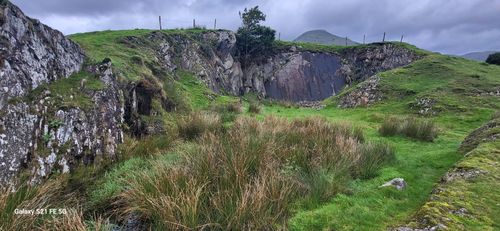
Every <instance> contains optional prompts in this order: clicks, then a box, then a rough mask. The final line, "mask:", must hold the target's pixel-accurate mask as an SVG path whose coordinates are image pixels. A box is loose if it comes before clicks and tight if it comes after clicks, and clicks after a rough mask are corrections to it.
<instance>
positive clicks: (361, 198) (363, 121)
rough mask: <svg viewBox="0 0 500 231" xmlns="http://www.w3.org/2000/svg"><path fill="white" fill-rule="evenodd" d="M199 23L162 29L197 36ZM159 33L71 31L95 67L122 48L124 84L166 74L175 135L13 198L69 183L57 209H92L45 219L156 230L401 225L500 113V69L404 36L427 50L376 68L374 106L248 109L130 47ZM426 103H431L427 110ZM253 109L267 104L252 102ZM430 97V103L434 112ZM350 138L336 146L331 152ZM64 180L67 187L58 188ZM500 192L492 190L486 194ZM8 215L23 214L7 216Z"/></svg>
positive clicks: (163, 116)
mask: <svg viewBox="0 0 500 231" xmlns="http://www.w3.org/2000/svg"><path fill="white" fill-rule="evenodd" d="M201 32H203V31H201V30H169V31H164V32H162V33H166V34H168V35H175V36H184V37H185V38H187V39H191V40H193V41H197V38H198V37H197V36H198V35H199V33H201ZM150 33H151V31H149V30H130V31H104V32H93V33H85V34H76V35H72V36H70V38H71V39H72V40H74V41H75V42H77V43H79V44H80V45H81V47H82V48H83V49H84V50H85V52H86V54H87V56H88V57H89V58H90V60H89V61H88V62H89V63H97V62H100V61H101V60H103V59H104V58H110V59H111V60H112V62H113V68H114V71H115V72H116V73H117V75H118V76H119V77H120V81H122V82H123V83H130V82H137V81H141V80H142V79H145V78H158V79H159V80H158V81H159V82H160V83H161V84H162V86H163V91H164V93H165V95H166V96H167V97H169V98H171V99H173V100H174V101H176V102H177V103H178V105H181V104H182V105H185V107H183V108H182V109H179V110H177V111H173V112H163V113H158V114H157V115H154V119H159V120H161V121H163V122H164V123H166V124H168V125H169V126H168V128H169V129H168V131H166V132H165V133H164V134H160V135H157V136H153V137H143V138H134V137H127V138H126V141H125V143H124V144H122V145H121V147H120V153H119V160H118V161H117V162H116V163H109V164H105V165H104V166H98V167H82V168H81V169H79V171H77V172H76V173H73V174H72V175H71V176H59V175H57V174H55V175H54V177H53V178H52V181H50V182H49V183H47V185H48V186H42V187H41V188H38V189H31V188H28V189H23V190H25V191H22V190H21V191H19V192H20V193H18V194H14V196H12V198H17V200H12V201H14V202H12V203H18V204H20V203H21V202H22V201H23V199H24V200H26V201H30V200H31V201H35V200H34V199H32V198H37V196H40V195H42V194H43V196H41V197H47V198H49V197H50V195H52V194H54V195H55V194H57V195H60V194H61V192H63V194H67V195H71V196H69V197H64V198H63V199H61V200H60V201H55V202H53V203H52V204H51V205H50V206H52V207H54V208H57V206H60V205H61V204H62V203H63V202H64V203H65V204H71V205H73V207H75V208H80V211H81V214H71V216H66V217H65V218H64V219H65V220H64V219H59V220H58V218H54V217H50V216H47V217H43V219H41V221H38V222H39V223H41V224H42V223H43V224H44V223H47V224H48V226H44V227H52V226H50V224H62V223H64V222H67V223H71V221H75V219H80V221H81V223H82V224H83V226H84V227H87V228H88V227H90V229H97V228H96V227H98V226H100V227H101V228H102V229H103V230H110V229H111V228H112V227H114V226H115V225H116V224H117V221H119V220H126V219H127V218H128V217H127V216H128V214H130V212H133V213H134V214H136V215H137V216H138V217H139V220H141V221H146V222H147V223H148V224H150V225H151V227H152V229H153V230H156V229H158V230H162V229H180V230H190V229H191V230H199V229H215V230H231V229H236V228H235V227H240V228H241V227H244V228H243V229H248V230H253V229H262V230H269V229H280V230H281V229H285V230H387V229H388V228H391V227H399V226H402V225H404V224H407V223H408V222H410V221H411V220H412V218H413V217H414V216H415V214H416V213H417V212H418V211H419V210H421V207H422V205H424V204H425V203H426V201H427V200H428V199H429V196H430V195H431V192H432V191H433V188H434V187H435V185H436V184H437V183H438V182H439V181H440V178H441V177H442V176H443V175H444V174H445V173H446V172H447V171H448V170H450V169H451V168H452V167H453V166H454V165H455V164H456V163H457V162H459V161H461V160H462V159H463V158H464V154H463V153H462V152H460V151H459V150H458V149H459V147H460V144H461V142H462V141H463V139H464V138H465V137H466V136H467V135H468V134H469V133H470V132H471V131H473V130H474V129H476V128H478V127H480V126H481V125H482V124H484V123H485V122H487V121H488V120H490V119H491V116H492V115H493V114H494V113H495V111H497V110H499V109H500V98H499V96H498V95H495V93H496V92H497V90H498V88H499V86H500V66H495V65H487V64H485V63H478V62H474V61H469V60H466V59H462V58H457V57H451V56H444V55H440V54H435V53H431V52H426V51H422V50H420V49H417V48H415V47H413V46H410V45H408V44H400V43H397V44H399V45H401V46H403V47H405V48H407V49H414V50H415V52H417V53H419V54H424V57H423V58H422V59H421V60H419V61H416V62H414V63H412V64H410V65H408V66H406V67H402V68H397V69H394V70H390V71H387V72H383V73H380V74H378V76H380V92H381V94H382V95H383V100H382V101H381V102H378V103H375V104H374V105H371V106H367V107H358V108H352V109H343V108H339V107H338V106H337V103H336V102H337V101H338V99H339V97H342V95H340V96H336V97H332V98H330V99H327V100H325V101H324V102H322V103H323V104H325V107H324V108H321V109H317V108H302V107H299V106H296V105H294V104H292V103H289V102H275V101H270V100H260V101H259V100H258V98H257V97H255V96H253V95H251V94H250V95H246V96H243V97H242V98H241V105H240V99H239V98H238V97H234V96H229V95H218V94H215V93H214V92H212V91H211V90H209V88H208V87H206V86H205V85H204V84H203V83H202V82H201V81H199V80H197V79H196V77H195V76H194V75H193V74H192V73H190V72H189V71H187V70H177V71H176V72H175V73H155V72H154V71H153V70H155V68H161V67H160V64H159V62H158V60H156V59H155V58H154V57H155V56H154V55H152V54H153V52H154V51H153V50H151V49H150V47H149V46H138V47H134V48H132V47H130V46H127V45H126V44H125V43H123V41H124V38H126V37H128V36H137V37H141V36H147V35H149V34H150ZM344 42H345V41H344ZM289 45H297V46H299V47H300V49H304V50H311V51H318V50H321V51H326V52H339V51H345V50H343V49H352V46H350V47H337V46H320V45H314V44H313V45H310V46H307V45H303V44H302V43H279V44H277V45H276V47H277V49H279V48H282V47H283V46H289ZM367 46H368V45H367ZM360 47H362V46H360ZM138 60H140V62H138ZM77 77H78V76H77ZM75 78H76V77H75ZM70 82H72V81H66V82H65V84H66V83H70ZM73 82H75V83H78V81H73ZM356 87H357V86H351V87H350V88H349V89H346V90H347V91H352V90H355V89H356ZM422 99H424V100H425V101H428V102H432V103H431V104H429V105H424V106H422V105H421V104H419V102H420V101H421V100H422ZM249 107H258V108H259V109H260V110H252V111H251V112H249ZM422 107H425V109H428V110H427V111H430V112H431V113H426V114H425V115H422V114H421V113H419V112H420V111H421V110H422ZM256 112H257V113H256ZM252 118H256V120H253V119H252ZM307 118H308V119H307ZM390 118H397V119H400V120H401V121H404V120H415V121H417V122H416V123H417V124H420V123H424V122H429V123H433V124H434V125H435V127H436V128H437V129H438V131H439V132H438V133H439V135H438V136H437V138H436V139H435V140H434V141H433V142H427V141H422V140H419V139H417V138H409V137H412V136H411V134H404V135H398V134H395V135H393V136H383V135H381V134H380V132H379V129H380V127H381V126H382V124H384V123H386V121H387V120H388V119H390ZM397 125H400V126H402V125H401V124H397ZM416 129H417V130H418V129H419V128H416ZM205 132H208V133H206V134H204V133H205ZM419 132H421V131H419ZM424 132H425V131H424ZM203 134H204V135H203ZM336 136H338V137H342V139H340V140H342V141H343V142H345V143H342V144H339V143H338V142H339V140H337V141H336V142H335V139H333V138H332V137H336ZM332 139H333V140H332ZM316 141H317V142H316ZM496 143H498V141H496ZM496 143H495V144H491V145H487V146H486V145H485V146H481V147H480V149H478V151H477V152H478V153H479V154H477V155H481V156H485V158H493V157H489V155H493V154H494V153H496V154H495V155H498V145H497V144H496ZM339 146H341V147H342V148H339V150H337V151H335V156H331V158H330V159H328V158H326V157H325V155H326V154H328V153H330V152H329V151H330V150H331V149H333V148H334V147H335V148H338V147H339ZM322 154H325V155H322ZM327 157H330V156H327ZM495 158H496V159H498V158H497V157H495ZM471 161H480V160H471ZM262 163H265V164H267V165H268V167H266V166H262ZM494 171H495V170H493V171H492V172H493V173H494ZM393 178H404V179H405V180H406V182H407V184H408V187H407V188H406V189H405V190H403V191H398V190H396V189H394V188H379V186H380V185H382V184H384V183H385V182H387V181H389V180H391V179H393ZM51 182H52V183H51ZM53 182H57V183H56V184H57V185H60V186H58V187H56V189H53V188H50V187H49V186H53V185H54V184H55V183H53ZM297 182H298V183H297ZM479 183H480V184H481V185H480V186H478V187H477V188H475V187H472V189H470V190H471V191H473V192H478V193H482V192H484V191H485V190H487V188H488V187H487V186H485V185H488V184H495V185H496V184H498V179H497V178H494V177H492V176H489V177H488V178H487V180H485V181H481V182H479ZM484 184H485V185H484ZM460 187H461V186H460ZM44 190H45V191H44ZM51 190H52V191H51ZM53 190H59V191H56V192H54V191H53ZM294 190H295V191H294ZM47 191H48V192H49V193H47ZM51 193H52V194H51ZM6 195H7V194H6ZM496 197H497V195H496V194H488V193H485V194H484V199H485V200H488V201H495V198H496ZM49 199H50V198H49ZM0 201H1V200H0ZM47 201H50V200H47ZM481 205H482V206H485V207H488V209H485V210H484V211H483V212H481V213H474V214H471V216H472V217H475V218H474V219H479V220H488V221H491V219H492V218H491V217H494V214H495V213H496V212H497V211H498V210H499V205H498V204H494V203H489V204H481ZM11 207H12V206H11ZM14 207H15V206H14ZM2 219H3V220H8V219H11V218H10V217H9V216H8V215H0V221H2ZM51 222H52V223H51ZM58 222H62V223H58ZM481 224H482V225H483V226H482V227H484V229H485V230H494V229H495V228H498V227H495V226H494V222H483V223H481ZM240 225H245V226H240ZM462 228H463V230H467V229H466V228H464V227H462ZM0 229H1V228H0ZM458 229H460V227H459V228H458Z"/></svg>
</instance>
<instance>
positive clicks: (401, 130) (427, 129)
mask: <svg viewBox="0 0 500 231" xmlns="http://www.w3.org/2000/svg"><path fill="white" fill-rule="evenodd" d="M378 131H379V133H380V135H382V136H396V135H401V136H406V137H410V138H414V139H418V140H422V141H427V142H432V141H434V139H436V138H437V136H438V128H437V127H436V125H435V124H434V122H432V121H431V120H423V119H418V118H415V117H406V118H404V119H399V118H396V117H389V118H387V119H385V120H384V122H383V123H382V125H381V126H380V128H379V130H378Z"/></svg>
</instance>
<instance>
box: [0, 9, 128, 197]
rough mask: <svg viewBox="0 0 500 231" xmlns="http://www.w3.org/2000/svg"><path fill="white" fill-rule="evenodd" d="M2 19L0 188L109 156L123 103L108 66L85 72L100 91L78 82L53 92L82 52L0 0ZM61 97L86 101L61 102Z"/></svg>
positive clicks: (118, 135) (78, 66)
mask: <svg viewBox="0 0 500 231" xmlns="http://www.w3.org/2000/svg"><path fill="white" fill-rule="evenodd" d="M0 24H1V27H0V188H2V187H3V186H6V185H8V184H12V183H13V182H14V180H15V179H16V176H17V175H18V174H19V173H20V172H22V171H27V173H28V174H29V176H30V178H31V180H32V181H33V182H37V181H39V180H41V179H43V178H44V177H46V176H48V175H50V174H51V173H53V172H68V171H70V170H71V169H72V168H74V167H76V166H78V165H80V164H91V163H95V162H97V161H99V160H104V159H114V158H115V155H116V147H117V145H118V144H119V143H120V142H122V140H123V133H122V124H123V118H124V116H123V114H124V105H123V104H124V103H123V102H124V100H123V93H122V91H121V89H120V86H119V85H118V82H117V80H116V77H115V75H114V74H113V72H112V69H111V63H109V62H105V63H103V64H101V65H98V66H95V67H93V68H89V70H86V72H89V76H88V77H89V78H93V81H95V82H98V83H99V84H97V85H99V86H101V85H102V87H100V88H99V89H91V88H86V87H85V82H86V81H87V79H82V82H81V83H80V84H81V85H80V86H78V85H77V84H75V85H76V86H73V87H72V88H71V89H67V90H68V91H67V93H66V95H62V94H63V93H61V92H63V91H64V90H65V89H56V90H57V92H51V90H50V89H51V88H49V87H46V86H48V85H50V84H56V83H58V81H61V80H62V79H65V78H67V77H69V76H70V75H72V74H73V73H76V72H79V71H80V70H81V68H82V66H83V61H84V58H85V57H84V54H83V52H82V50H81V49H80V48H79V46H78V45H76V44H75V43H73V42H71V41H70V40H68V39H67V38H65V37H64V35H63V34H62V33H60V32H58V31H55V30H53V29H51V28H49V27H47V26H45V25H43V24H41V23H40V22H38V21H37V20H34V19H30V18H28V17H26V16H25V15H24V14H23V13H22V12H21V11H20V10H19V9H18V8H17V7H16V6H14V5H12V4H11V3H9V2H7V1H3V3H1V4H0ZM94 78H95V79H94ZM45 84H48V85H45ZM42 86H43V87H42ZM60 87H61V88H63V87H65V86H60ZM34 89H37V91H35V92H33V90H34ZM63 98H64V99H63ZM65 99H66V100H67V101H70V102H84V103H82V104H84V105H78V103H76V105H75V104H69V105H68V104H64V103H61V102H62V101H65Z"/></svg>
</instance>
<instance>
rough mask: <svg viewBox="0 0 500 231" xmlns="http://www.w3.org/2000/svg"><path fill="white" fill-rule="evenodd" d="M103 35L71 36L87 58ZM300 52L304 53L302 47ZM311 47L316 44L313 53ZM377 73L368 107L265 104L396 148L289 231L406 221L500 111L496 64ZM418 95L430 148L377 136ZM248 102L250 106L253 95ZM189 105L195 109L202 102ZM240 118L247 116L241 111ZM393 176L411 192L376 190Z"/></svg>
mask: <svg viewBox="0 0 500 231" xmlns="http://www.w3.org/2000/svg"><path fill="white" fill-rule="evenodd" d="M109 33H112V32H109ZM113 33H125V32H113ZM127 33H133V34H135V33H142V32H134V31H130V32H127ZM181 33H185V32H181ZM106 34H107V33H106V32H103V33H102V35H99V34H82V35H77V36H73V37H72V38H73V39H74V40H76V41H77V42H79V43H80V44H82V46H83V47H85V48H87V51H88V52H91V54H92V56H94V54H93V53H92V52H95V51H99V52H103V53H105V54H107V55H110V54H113V53H110V52H112V51H110V52H107V51H103V50H97V49H95V50H94V49H93V48H91V42H88V41H89V40H93V39H92V38H95V39H99V37H101V36H105V35H106ZM102 46H104V47H107V46H106V45H102ZM110 47H112V46H110ZM301 47H302V48H303V49H308V47H307V46H301ZM88 48H91V49H92V50H89V49H88ZM314 48H316V47H311V48H310V49H314ZM325 48H327V47H325ZM316 49H317V48H316ZM410 49H413V48H411V47H410ZM418 52H420V50H418ZM95 56H96V57H97V58H98V59H99V58H102V56H101V57H99V56H98V55H95ZM111 58H112V59H113V57H111ZM380 76H381V81H382V91H383V92H384V94H385V96H386V99H385V100H384V101H382V102H380V103H377V104H376V105H374V106H371V107H368V108H355V109H339V108H337V107H336V105H335V103H334V102H335V97H334V98H332V99H330V100H326V101H325V103H326V104H327V107H326V108H325V109H322V110H319V111H318V110H316V109H307V108H298V107H295V106H290V105H288V104H281V103H277V104H276V103H266V102H263V104H262V113H261V114H260V115H258V117H259V118H262V119H263V118H264V117H266V116H269V115H273V116H278V117H284V118H290V119H292V118H305V117H309V116H321V117H324V118H327V119H328V120H329V121H332V122H335V123H337V122H341V123H349V124H354V125H355V126H356V127H360V128H362V129H363V131H364V133H365V135H366V136H367V138H368V139H372V140H380V141H385V142H388V143H389V144H391V145H392V146H393V147H394V148H395V150H396V159H397V161H396V162H395V163H394V164H391V165H389V166H387V167H384V168H383V169H381V170H380V171H379V175H378V176H377V177H375V178H373V179H369V180H355V181H353V182H352V183H350V184H349V186H348V189H347V190H346V191H345V193H341V194H339V195H336V196H335V197H333V198H331V199H329V200H327V201H325V202H322V203H318V204H314V205H309V206H306V207H302V208H300V207H299V208H297V209H296V210H295V212H294V215H293V216H292V217H291V219H290V221H289V228H291V229H293V230H318V229H338V230H367V229H370V230H383V229H385V228H386V227H391V226H397V225H398V224H403V223H404V222H405V221H406V220H408V219H409V218H410V217H411V216H412V215H413V214H414V213H415V212H416V211H417V210H418V209H419V207H420V206H421V205H422V203H424V201H425V200H426V199H427V197H428V196H429V194H430V192H431V191H432V189H433V186H434V184H435V183H436V182H438V181H439V179H440V177H441V176H442V175H443V174H444V173H445V172H446V171H447V170H448V169H450V168H451V167H452V166H453V165H454V163H456V162H457V161H459V160H460V159H461V158H462V156H463V154H461V153H459V152H458V151H457V150H458V147H459V145H460V142H461V141H462V140H463V138H464V137H465V136H467V134H468V133H469V132H471V131H472V130H473V129H475V128H477V127H479V126H480V125H481V124H482V123H484V122H485V121H487V120H488V119H489V118H490V116H491V114H493V113H494V112H495V110H498V109H499V108H500V100H499V99H498V96H490V95H488V94H487V93H488V92H494V91H495V89H496V88H498V86H500V78H499V76H500V67H498V66H494V65H486V64H480V63H476V62H473V61H468V60H465V59H461V58H455V57H450V56H443V55H439V54H432V53H428V55H427V57H425V58H424V59H422V60H420V61H417V62H415V63H414V64H411V65H409V66H407V67H404V68H398V69H395V70H391V71H388V72H385V73H382V74H380ZM181 83H182V82H181ZM183 90H185V91H186V92H193V91H194V90H193V89H192V86H188V85H185V86H184V89H183ZM197 97H200V98H198V99H195V100H198V101H200V100H201V101H203V99H202V98H203V96H202V95H199V96H197ZM420 98H428V99H433V100H435V101H436V103H435V104H434V106H433V110H435V111H436V112H437V113H438V114H437V115H436V116H431V117H429V118H427V119H430V120H433V121H435V122H436V124H437V125H438V127H439V129H440V136H439V138H438V139H437V140H436V141H435V142H433V143H427V142H421V141H417V140H412V139H407V138H402V137H389V138H387V137H381V136H380V135H379V134H378V132H377V130H378V128H379V126H380V125H381V123H382V122H383V120H384V118H385V117H387V116H398V117H405V116H415V117H419V116H418V115H417V110H418V109H417V108H414V107H412V105H414V104H415V102H416V99H420ZM246 99H247V100H250V101H252V97H249V98H248V97H247V98H246ZM245 102H248V101H245ZM194 106H195V108H199V107H200V106H202V104H197V105H194ZM247 106H248V103H245V107H247ZM200 109H201V108H200ZM240 116H250V114H248V113H243V114H241V115H240ZM166 153H171V152H166ZM395 177H403V178H405V179H406V180H407V181H408V184H409V188H408V190H406V191H404V192H398V191H396V190H392V189H379V188H378V186H379V185H381V184H382V183H384V182H385V181H387V180H390V179H392V178H395Z"/></svg>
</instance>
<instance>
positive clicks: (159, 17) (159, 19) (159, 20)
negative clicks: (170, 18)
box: [158, 16, 162, 30]
mask: <svg viewBox="0 0 500 231" xmlns="http://www.w3.org/2000/svg"><path fill="white" fill-rule="evenodd" d="M158 22H160V30H162V28H161V16H158Z"/></svg>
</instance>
